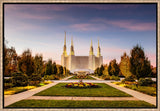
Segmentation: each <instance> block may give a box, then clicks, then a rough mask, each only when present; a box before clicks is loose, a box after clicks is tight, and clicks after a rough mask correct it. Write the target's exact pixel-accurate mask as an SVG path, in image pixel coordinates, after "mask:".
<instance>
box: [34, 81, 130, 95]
mask: <svg viewBox="0 0 160 111" xmlns="http://www.w3.org/2000/svg"><path fill="white" fill-rule="evenodd" d="M66 84H67V83H59V84H57V85H55V86H53V87H51V88H48V89H46V90H44V91H41V92H39V93H37V94H35V96H81V97H131V95H129V94H127V93H125V92H122V91H120V90H118V89H116V88H113V87H111V86H109V85H107V84H105V83H95V84H97V85H99V86H101V87H100V88H86V89H74V88H66V87H64V86H65V85H66Z"/></svg>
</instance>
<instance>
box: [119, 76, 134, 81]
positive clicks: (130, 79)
mask: <svg viewBox="0 0 160 111" xmlns="http://www.w3.org/2000/svg"><path fill="white" fill-rule="evenodd" d="M125 81H130V82H134V81H135V79H134V78H133V76H128V77H126V78H125V79H123V80H122V82H125Z"/></svg>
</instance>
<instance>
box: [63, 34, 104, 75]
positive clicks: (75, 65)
mask: <svg viewBox="0 0 160 111" xmlns="http://www.w3.org/2000/svg"><path fill="white" fill-rule="evenodd" d="M102 64H103V57H102V56H101V50H100V46H99V40H98V52H97V56H95V55H94V53H93V46H92V41H91V46H90V51H89V56H75V54H74V46H73V38H72V40H71V48H70V54H69V55H67V51H66V33H65V38H64V46H63V54H62V55H61V65H62V66H64V67H66V68H67V69H69V70H70V71H71V72H72V71H73V70H77V69H78V70H86V69H88V70H89V71H90V72H93V70H95V69H96V68H97V67H99V66H101V65H102ZM91 70H92V71H91Z"/></svg>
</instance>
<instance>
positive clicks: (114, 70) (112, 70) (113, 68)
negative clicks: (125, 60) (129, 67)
mask: <svg viewBox="0 0 160 111" xmlns="http://www.w3.org/2000/svg"><path fill="white" fill-rule="evenodd" d="M108 73H109V75H110V76H112V75H115V76H118V74H119V66H118V64H117V63H116V59H114V60H112V61H110V63H109V66H108Z"/></svg>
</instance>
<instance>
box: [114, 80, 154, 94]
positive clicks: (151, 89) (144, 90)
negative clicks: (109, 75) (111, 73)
mask: <svg viewBox="0 0 160 111" xmlns="http://www.w3.org/2000/svg"><path fill="white" fill-rule="evenodd" d="M114 84H116V85H121V86H124V87H126V88H130V89H133V90H136V91H139V92H142V93H145V94H148V95H151V96H156V88H155V87H151V86H138V87H136V86H135V85H129V84H123V83H121V82H114Z"/></svg>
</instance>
